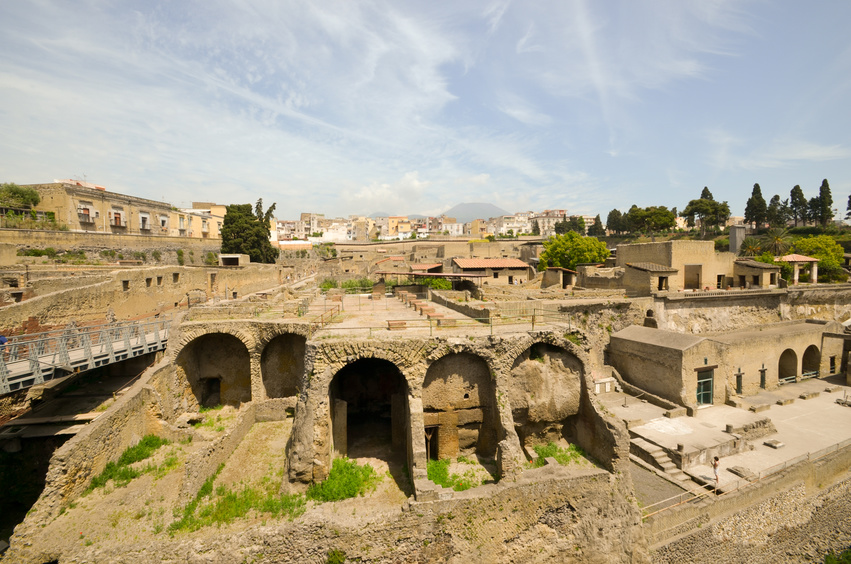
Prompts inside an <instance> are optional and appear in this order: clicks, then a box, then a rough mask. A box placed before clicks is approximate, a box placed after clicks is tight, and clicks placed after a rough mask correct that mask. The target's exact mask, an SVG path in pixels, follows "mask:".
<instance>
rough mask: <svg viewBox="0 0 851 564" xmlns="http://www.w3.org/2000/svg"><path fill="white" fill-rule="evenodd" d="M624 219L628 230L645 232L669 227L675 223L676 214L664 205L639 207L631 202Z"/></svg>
mask: <svg viewBox="0 0 851 564" xmlns="http://www.w3.org/2000/svg"><path fill="white" fill-rule="evenodd" d="M625 219H626V223H627V225H628V226H629V230H630V231H632V232H640V233H647V234H649V233H653V232H656V231H664V230H667V229H671V228H672V227H674V226H675V225H676V224H677V216H675V215H674V214H673V212H671V211H670V210H669V209H668V208H667V207H665V206H648V207H646V208H639V207H638V206H636V205H635V204H633V206H632V207H631V208H629V211H628V212H627V213H626V216H625Z"/></svg>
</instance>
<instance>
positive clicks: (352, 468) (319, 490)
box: [307, 457, 381, 501]
mask: <svg viewBox="0 0 851 564" xmlns="http://www.w3.org/2000/svg"><path fill="white" fill-rule="evenodd" d="M380 480H381V478H380V477H379V476H378V474H376V472H375V469H373V467H372V466H370V465H369V464H364V465H363V466H360V465H358V463H357V462H355V461H354V460H350V459H349V458H346V457H343V458H336V459H334V463H333V464H332V465H331V472H330V473H329V474H328V479H326V480H325V481H324V482H319V483H318V484H311V485H310V487H309V488H308V489H307V498H308V499H312V500H315V501H339V500H341V499H348V498H350V497H356V496H359V495H361V496H362V495H364V494H365V493H366V492H368V491H371V490H374V489H375V486H376V485H377V484H378V483H379V482H380Z"/></svg>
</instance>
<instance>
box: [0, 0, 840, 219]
mask: <svg viewBox="0 0 851 564" xmlns="http://www.w3.org/2000/svg"><path fill="white" fill-rule="evenodd" d="M849 22H851V2H847V1H845V0H815V1H813V2H800V1H798V0H762V1H756V0H754V1H749V0H736V1H726V0H695V1H687V0H607V1H593V0H553V1H547V0H541V1H534V0H528V1H523V2H519V1H513V2H512V1H506V0H499V1H482V2H478V1H473V0H465V1H462V2H434V1H433V0H424V1H416V0H410V1H390V0H387V1H377V0H376V1H372V0H363V1H360V0H342V1H337V2H335V1H333V0H328V1H325V0H323V1H321V2H317V1H314V0H305V1H298V0H292V1H290V0H256V1H250V0H245V1H224V0H199V1H194V0H182V1H179V2H178V1H165V0H144V1H138V0H137V1H132V0H124V1H108V0H61V1H50V0H27V1H26V2H22V1H15V0H7V1H5V2H0V33H2V37H3V41H2V43H0V182H15V183H18V184H34V183H43V182H52V181H53V180H54V179H64V178H74V179H80V180H87V181H89V182H93V183H96V184H100V185H103V186H105V187H106V188H107V190H110V191H114V192H119V193H123V194H129V195H134V196H139V197H144V198H150V199H153V200H158V201H166V202H169V203H171V204H173V205H176V206H178V207H189V206H190V205H191V203H192V202H194V201H205V202H209V201H213V202H216V203H220V204H234V203H252V204H253V203H254V202H256V201H257V200H258V199H259V198H262V199H263V202H264V205H269V204H271V203H272V202H275V203H276V204H277V208H276V216H277V217H278V218H279V219H297V218H298V216H299V214H300V213H301V212H315V213H324V214H325V215H326V216H348V215H351V214H371V213H375V212H385V213H390V214H426V215H438V214H440V213H441V212H443V211H446V210H447V209H449V208H450V207H452V206H454V205H455V204H458V203H462V202H488V203H492V204H495V205H497V206H499V207H501V208H503V209H505V210H507V211H509V212H518V211H528V210H534V211H541V210H544V209H566V210H568V212H569V213H571V214H590V215H595V214H598V213H599V214H601V215H602V218H603V220H604V221H605V218H606V215H607V214H608V212H609V211H610V210H612V209H615V208H617V209H620V210H621V211H626V210H628V209H629V207H630V206H631V205H633V204H636V205H638V206H640V207H644V206H651V205H664V206H667V207H669V208H671V207H677V208H678V209H680V210H682V209H683V208H684V207H685V206H686V204H687V203H688V201H689V200H691V199H695V198H698V197H699V196H700V193H701V190H702V189H703V187H704V186H707V187H709V189H710V191H711V192H712V194H713V196H714V197H715V199H716V200H725V201H728V202H729V204H730V208H731V211H732V214H733V215H743V213H744V208H745V202H746V200H747V198H748V197H749V196H750V194H751V190H752V187H753V185H754V183H759V184H760V186H761V189H762V194H763V196H764V197H765V199H766V200H768V199H770V197H771V196H772V195H774V194H780V196H781V198H788V197H789V192H790V190H791V189H792V187H793V186H794V185H796V184H798V185H800V186H801V188H802V189H803V191H804V194H805V195H806V196H807V197H808V198H809V197H813V196H816V195H817V194H818V189H819V186H820V185H821V181H822V179H823V178H827V179H828V181H829V183H830V186H831V191H832V195H833V200H834V207H836V208H837V209H838V210H839V214H840V215H844V214H845V208H846V204H847V201H848V195H849V193H851V135H849V132H851V106H849V101H851V34H849V33H848V29H847V27H848V23H849Z"/></svg>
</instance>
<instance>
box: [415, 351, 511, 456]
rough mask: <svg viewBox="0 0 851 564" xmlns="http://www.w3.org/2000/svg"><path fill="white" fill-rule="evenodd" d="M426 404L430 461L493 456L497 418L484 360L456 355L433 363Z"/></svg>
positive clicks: (492, 386) (424, 397)
mask: <svg viewBox="0 0 851 564" xmlns="http://www.w3.org/2000/svg"><path fill="white" fill-rule="evenodd" d="M422 403H423V419H424V423H425V428H426V439H427V449H428V456H429V457H430V458H454V457H456V456H458V454H459V453H465V454H468V453H469V454H473V453H475V454H478V455H481V456H483V457H486V458H490V457H493V456H494V455H495V453H496V447H497V442H498V433H497V429H498V424H497V423H498V419H499V413H498V410H497V409H496V398H495V383H494V381H493V377H492V376H491V369H490V366H489V365H488V363H487V361H485V359H483V358H482V357H480V356H478V355H475V354H472V353H469V352H454V353H449V354H447V355H445V356H442V357H441V358H439V359H438V360H436V361H434V362H433V363H431V365H430V366H429V368H428V370H427V371H426V375H425V379H424V380H423V390H422Z"/></svg>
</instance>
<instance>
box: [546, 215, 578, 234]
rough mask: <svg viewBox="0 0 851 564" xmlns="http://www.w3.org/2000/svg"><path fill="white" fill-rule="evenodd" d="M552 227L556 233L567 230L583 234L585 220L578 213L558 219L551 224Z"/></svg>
mask: <svg viewBox="0 0 851 564" xmlns="http://www.w3.org/2000/svg"><path fill="white" fill-rule="evenodd" d="M553 228H554V229H555V232H556V234H557V235H562V234H564V233H567V232H568V231H574V232H576V233H579V234H580V235H585V220H584V219H582V217H580V216H578V215H574V216H571V217H569V218H567V219H564V220H562V221H559V222H558V223H556V224H555V225H554V226H553Z"/></svg>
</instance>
